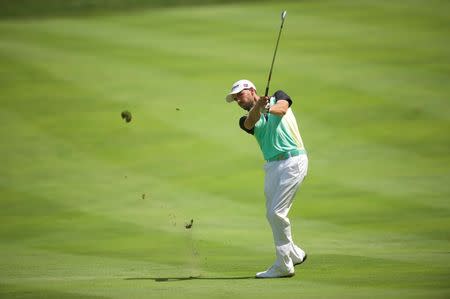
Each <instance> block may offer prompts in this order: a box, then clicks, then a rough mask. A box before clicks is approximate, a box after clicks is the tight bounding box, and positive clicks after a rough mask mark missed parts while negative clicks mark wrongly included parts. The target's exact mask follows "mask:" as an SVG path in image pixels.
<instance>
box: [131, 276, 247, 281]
mask: <svg viewBox="0 0 450 299" xmlns="http://www.w3.org/2000/svg"><path fill="white" fill-rule="evenodd" d="M196 279H198V280H239V279H255V276H237V277H202V276H189V277H131V278H125V280H154V281H156V282H171V281H183V280H196Z"/></svg>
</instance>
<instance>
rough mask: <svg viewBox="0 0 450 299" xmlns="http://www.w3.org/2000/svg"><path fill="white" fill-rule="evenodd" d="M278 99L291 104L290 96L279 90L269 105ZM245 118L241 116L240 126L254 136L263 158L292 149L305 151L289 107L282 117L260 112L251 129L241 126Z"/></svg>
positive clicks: (268, 158)
mask: <svg viewBox="0 0 450 299" xmlns="http://www.w3.org/2000/svg"><path fill="white" fill-rule="evenodd" d="M278 100H287V101H288V102H289V106H290V105H291V104H292V100H291V99H290V97H289V96H288V95H287V94H286V93H284V92H283V91H281V90H279V91H277V92H276V93H275V94H274V95H273V96H272V97H271V98H270V105H271V106H272V105H274V104H275V103H276V102H277V101H278ZM245 118H246V116H244V117H242V118H241V120H240V122H239V123H240V126H241V128H242V129H243V130H244V131H246V132H247V133H249V134H252V135H253V136H255V138H256V141H257V142H258V144H259V147H260V148H261V151H262V153H263V156H264V159H265V160H270V159H271V158H273V157H275V156H278V155H280V154H282V153H286V152H290V151H293V150H299V151H300V152H301V153H305V148H304V145H303V141H302V138H301V135H300V132H299V129H298V126H297V121H296V119H295V116H294V114H293V113H292V110H291V108H290V107H289V109H288V110H287V112H286V114H285V115H284V116H282V117H281V116H278V115H274V114H271V113H267V114H261V117H260V118H259V120H258V122H256V124H255V126H254V128H253V129H252V130H246V129H245V127H244V126H243V123H244V121H245Z"/></svg>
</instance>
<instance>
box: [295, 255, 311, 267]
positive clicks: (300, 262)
mask: <svg viewBox="0 0 450 299" xmlns="http://www.w3.org/2000/svg"><path fill="white" fill-rule="evenodd" d="M307 257H308V255H307V254H306V253H305V255H304V256H303V259H292V263H293V264H294V266H297V265H300V264H302V263H303V262H304V261H306V258H307Z"/></svg>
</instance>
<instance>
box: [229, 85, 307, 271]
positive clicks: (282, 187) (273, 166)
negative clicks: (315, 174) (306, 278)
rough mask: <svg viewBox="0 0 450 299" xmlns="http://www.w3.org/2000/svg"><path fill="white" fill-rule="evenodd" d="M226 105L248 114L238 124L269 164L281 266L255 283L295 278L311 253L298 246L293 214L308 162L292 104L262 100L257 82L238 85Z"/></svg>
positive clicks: (277, 97) (269, 201)
mask: <svg viewBox="0 0 450 299" xmlns="http://www.w3.org/2000/svg"><path fill="white" fill-rule="evenodd" d="M226 101H227V102H230V103H231V102H237V104H238V105H239V106H240V107H241V108H242V109H244V110H247V111H248V114H247V115H246V116H243V117H241V118H240V119H239V126H240V127H241V129H242V130H244V131H245V132H247V133H249V134H251V135H253V136H255V138H256V141H257V142H258V144H259V147H260V148H261V151H262V154H263V156H264V159H265V160H266V164H265V166H264V170H265V182H264V193H265V196H266V217H267V220H268V221H269V223H270V226H271V227H272V233H273V240H274V243H275V252H276V261H275V263H274V264H273V265H272V267H270V268H269V269H267V270H266V271H263V272H259V273H256V278H278V277H291V276H294V274H295V270H294V266H295V265H298V264H301V263H302V262H304V261H305V260H306V253H305V252H304V251H303V250H302V249H301V248H300V247H298V246H297V245H295V243H294V241H293V238H292V234H291V224H290V222H289V218H288V213H289V210H290V208H291V206H292V202H293V201H294V196H295V193H296V192H297V189H298V188H299V186H300V184H301V183H302V181H303V179H304V178H305V176H306V174H307V170H308V157H307V156H306V151H305V148H304V146H303V141H302V138H301V136H300V132H299V130H298V126H297V121H296V119H295V117H294V114H293V113H292V110H291V108H290V106H291V104H292V100H291V98H290V97H289V96H288V95H287V94H286V93H284V92H283V91H281V90H278V91H277V92H275V94H274V95H273V96H271V97H270V98H269V97H264V96H258V95H257V93H256V87H255V85H254V84H253V83H252V82H250V81H248V80H239V81H237V82H236V83H234V84H233V86H232V87H231V92H230V93H229V94H228V95H227V96H226Z"/></svg>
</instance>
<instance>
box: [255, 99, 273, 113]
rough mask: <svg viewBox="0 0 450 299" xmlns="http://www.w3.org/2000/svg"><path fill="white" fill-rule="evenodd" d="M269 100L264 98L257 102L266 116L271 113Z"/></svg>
mask: <svg viewBox="0 0 450 299" xmlns="http://www.w3.org/2000/svg"><path fill="white" fill-rule="evenodd" d="M269 99H270V98H269V97H266V96H262V97H260V98H259V100H258V101H257V102H256V104H257V105H258V106H259V109H260V111H261V113H264V114H266V113H267V112H269V107H270V103H269Z"/></svg>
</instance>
